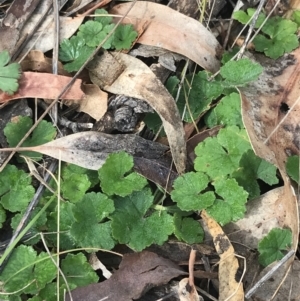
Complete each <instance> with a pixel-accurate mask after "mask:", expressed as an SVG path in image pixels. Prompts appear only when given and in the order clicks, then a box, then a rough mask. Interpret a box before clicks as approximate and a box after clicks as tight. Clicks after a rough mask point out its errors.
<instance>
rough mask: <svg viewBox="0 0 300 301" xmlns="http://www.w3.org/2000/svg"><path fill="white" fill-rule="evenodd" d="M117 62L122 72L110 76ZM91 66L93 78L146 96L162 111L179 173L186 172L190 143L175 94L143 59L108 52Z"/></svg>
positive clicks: (116, 91) (119, 90) (108, 88)
mask: <svg viewBox="0 0 300 301" xmlns="http://www.w3.org/2000/svg"><path fill="white" fill-rule="evenodd" d="M111 55H113V56H115V59H114V60H111ZM108 60H109V61H108ZM115 65H116V68H119V70H120V71H121V72H120V73H119V74H117V75H115V76H114V77H113V78H109V77H108V73H107V70H108V69H115ZM120 66H122V67H123V68H120ZM87 68H88V70H89V71H90V72H89V74H90V78H91V81H92V82H93V83H94V84H97V85H99V86H100V88H101V89H103V90H105V91H108V92H110V93H113V94H123V95H126V96H128V97H134V98H138V99H142V100H144V101H146V102H147V103H148V104H149V105H150V106H151V107H152V108H153V109H154V110H155V111H156V112H157V113H158V115H159V116H160V118H161V120H162V122H163V126H164V130H165V132H166V134H167V137H168V142H169V145H170V149H171V153H172V156H173V160H174V164H175V166H176V169H177V171H178V173H179V174H181V173H183V172H184V171H185V164H186V145H185V134H184V130H183V126H182V121H181V118H180V115H179V112H178V109H177V106H176V103H175V101H174V99H173V97H172V96H171V95H170V93H169V92H168V91H167V89H166V88H165V87H164V85H163V84H162V83H161V81H160V80H158V79H157V78H156V76H155V75H154V73H153V72H152V71H151V70H150V68H149V67H148V66H147V65H146V64H144V63H143V62H141V61H140V60H138V59H136V58H134V57H132V56H130V55H127V54H123V53H113V54H106V53H104V54H103V55H102V56H101V57H97V58H95V59H94V60H93V61H91V62H90V63H89V64H88V66H87Z"/></svg>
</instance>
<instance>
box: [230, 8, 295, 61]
mask: <svg viewBox="0 0 300 301" xmlns="http://www.w3.org/2000/svg"><path fill="white" fill-rule="evenodd" d="M254 13H255V9H253V8H248V9H247V13H246V12H244V11H237V12H235V13H234V14H233V19H236V20H238V21H239V22H240V23H242V24H247V23H248V22H249V20H250V19H251V17H252V16H253V14H254ZM298 15H299V13H297V12H295V13H294V14H293V19H294V20H295V21H296V22H297V20H299V18H298ZM265 19H266V15H265V14H264V13H260V14H259V17H258V19H257V22H256V25H255V28H259V27H260V26H261V25H262V24H263V22H264V21H265ZM296 22H293V21H291V20H288V19H284V18H282V17H280V16H275V17H271V18H269V19H268V20H267V21H266V22H265V24H264V25H263V27H262V28H261V33H260V34H258V35H257V36H256V37H255V38H254V40H253V44H254V46H255V50H256V51H259V52H264V54H265V55H266V56H268V57H270V58H272V59H277V58H279V57H280V56H282V55H283V54H284V53H288V52H291V51H292V50H294V49H296V48H297V47H298V46H299V41H298V37H297V29H298V27H299V23H296Z"/></svg>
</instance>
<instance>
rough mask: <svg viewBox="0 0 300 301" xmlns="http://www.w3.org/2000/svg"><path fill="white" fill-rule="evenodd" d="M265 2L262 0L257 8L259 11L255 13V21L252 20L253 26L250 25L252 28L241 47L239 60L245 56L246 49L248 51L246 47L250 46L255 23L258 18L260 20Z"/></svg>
mask: <svg viewBox="0 0 300 301" xmlns="http://www.w3.org/2000/svg"><path fill="white" fill-rule="evenodd" d="M265 2H266V0H260V2H259V5H258V7H257V10H256V11H255V13H254V17H253V20H252V22H251V24H250V27H249V30H248V33H247V36H246V38H245V41H244V43H243V45H242V47H241V50H240V52H239V55H238V59H240V58H241V57H242V56H243V54H244V52H245V49H246V47H247V45H248V42H249V40H250V36H251V34H252V31H253V30H254V26H255V23H256V21H257V18H258V16H259V13H260V11H261V10H262V8H263V6H264V4H265Z"/></svg>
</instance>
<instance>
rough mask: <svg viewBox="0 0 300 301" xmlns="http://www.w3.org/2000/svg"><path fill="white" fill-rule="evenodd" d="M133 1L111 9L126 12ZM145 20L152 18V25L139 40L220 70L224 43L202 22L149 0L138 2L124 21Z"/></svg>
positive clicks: (209, 67) (113, 12) (211, 68)
mask: <svg viewBox="0 0 300 301" xmlns="http://www.w3.org/2000/svg"><path fill="white" fill-rule="evenodd" d="M130 5H131V4H130V3H124V4H119V5H116V6H114V7H113V9H112V10H111V11H110V13H111V14H117V15H124V14H125V12H126V11H127V10H128V8H129V6H130ZM145 20H147V21H149V25H148V26H147V28H146V30H145V32H144V33H143V35H142V36H141V37H140V38H139V39H138V41H137V42H138V43H141V44H145V45H150V46H157V47H161V48H165V49H168V50H170V51H173V52H176V53H179V54H182V55H184V56H186V57H188V58H189V59H191V60H192V61H194V62H195V63H197V64H198V65H199V66H201V67H203V68H204V69H206V70H208V71H211V72H216V71H218V70H219V67H220V62H219V60H217V58H216V57H217V56H218V55H219V53H220V51H221V46H220V44H219V43H218V41H217V40H216V38H215V37H214V35H213V34H212V33H211V32H210V31H208V30H207V29H206V28H205V27H204V26H203V25H202V24H201V23H200V22H198V21H196V20H195V19H192V18H189V17H187V16H185V15H183V14H181V13H179V12H177V11H175V10H173V9H171V8H169V7H167V6H165V5H161V4H157V3H153V2H148V1H138V2H137V3H135V5H134V6H133V8H132V9H131V11H130V12H129V14H128V15H127V17H126V18H125V19H124V22H126V23H131V24H133V25H134V27H138V26H139V24H140V23H141V22H142V23H144V22H145Z"/></svg>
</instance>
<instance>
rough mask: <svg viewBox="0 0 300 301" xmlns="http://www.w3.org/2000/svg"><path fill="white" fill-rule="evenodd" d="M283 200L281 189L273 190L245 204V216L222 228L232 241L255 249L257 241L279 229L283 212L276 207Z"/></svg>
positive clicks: (280, 207) (279, 207) (282, 190)
mask: <svg viewBox="0 0 300 301" xmlns="http://www.w3.org/2000/svg"><path fill="white" fill-rule="evenodd" d="M282 198H284V189H283V187H279V188H275V189H273V190H270V191H269V192H267V193H265V194H264V195H261V196H260V197H259V198H257V199H255V200H251V201H250V202H248V203H247V205H246V207H247V212H246V214H245V216H244V217H243V218H242V219H240V220H238V221H237V222H235V223H230V224H228V225H226V226H224V227H223V229H224V231H225V232H226V234H227V235H228V236H229V237H230V239H231V240H232V241H238V242H239V243H241V244H243V245H246V246H247V247H248V248H251V249H256V248H257V245H258V241H259V240H261V239H262V238H263V237H264V236H266V235H267V233H269V232H270V231H271V230H272V229H273V228H278V227H281V226H282V225H281V221H282V220H283V219H284V215H285V210H283V208H282V206H278V202H280V199H282Z"/></svg>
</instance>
